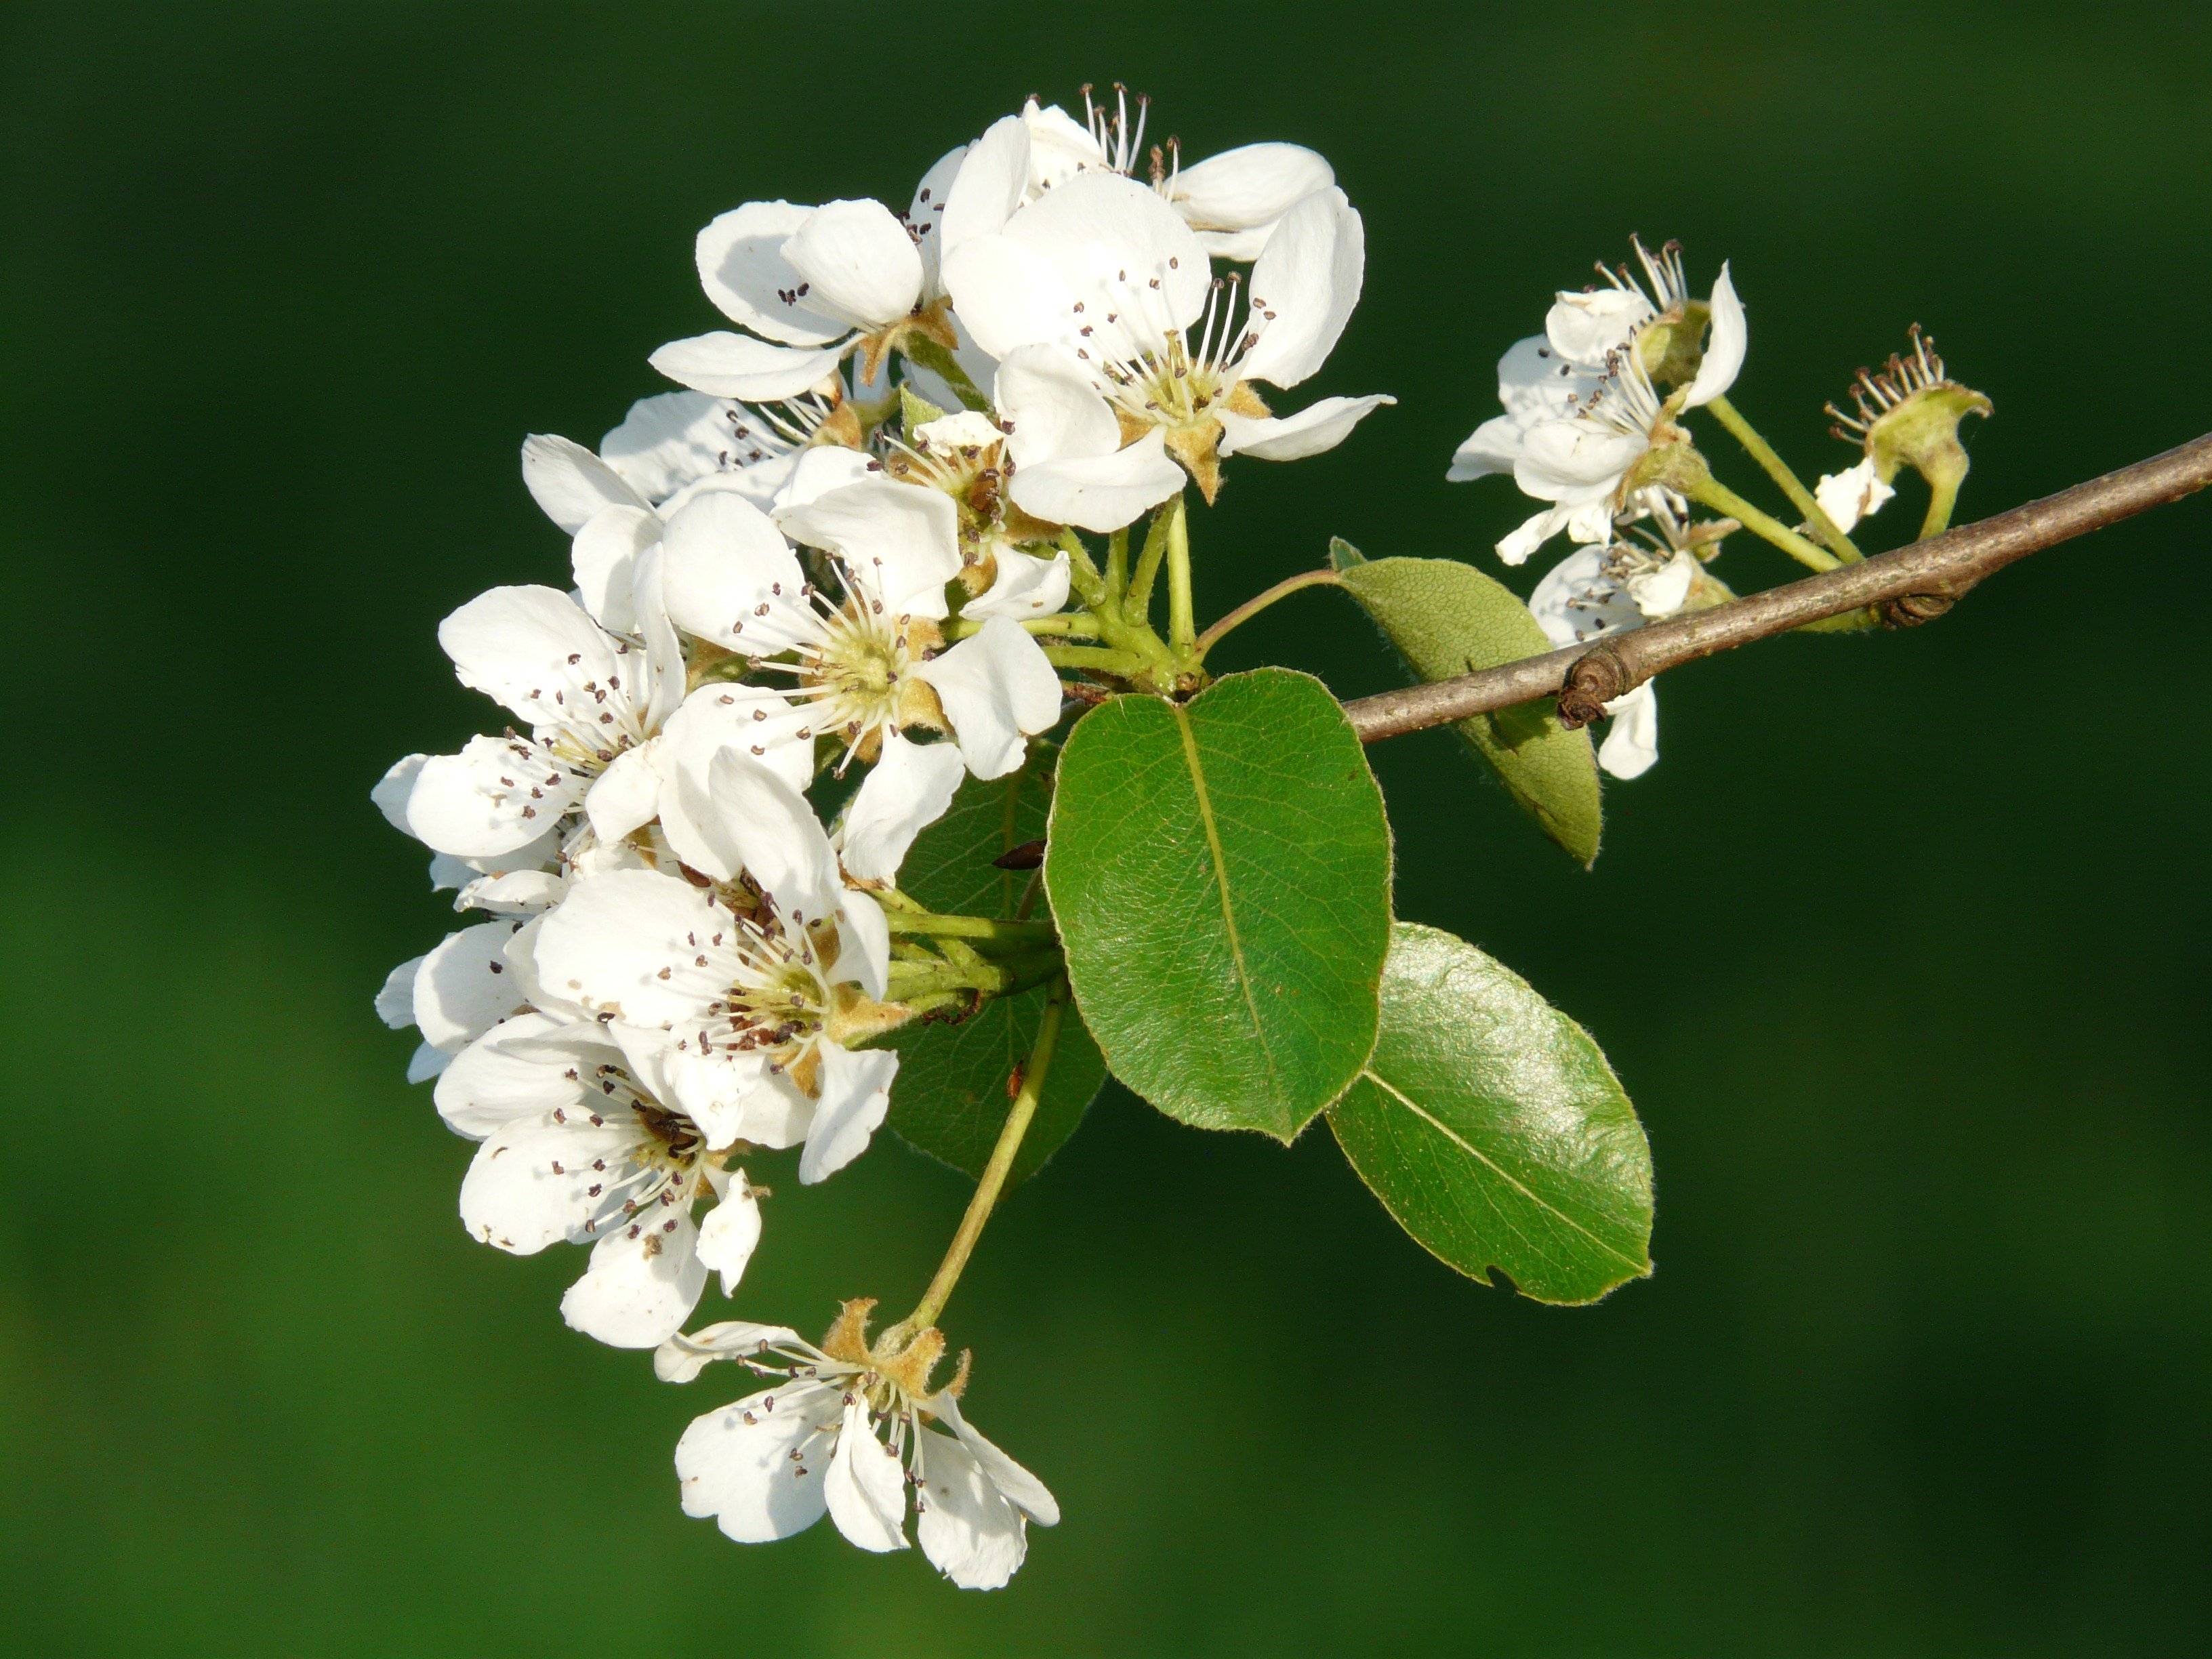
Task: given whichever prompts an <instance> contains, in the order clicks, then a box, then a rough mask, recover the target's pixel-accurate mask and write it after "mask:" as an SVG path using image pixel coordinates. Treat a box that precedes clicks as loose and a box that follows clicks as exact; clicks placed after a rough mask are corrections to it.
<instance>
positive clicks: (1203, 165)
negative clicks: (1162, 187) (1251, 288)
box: [1168, 143, 1336, 258]
mask: <svg viewBox="0 0 2212 1659" xmlns="http://www.w3.org/2000/svg"><path fill="white" fill-rule="evenodd" d="M1335 182H1336V173H1335V172H1334V170H1333V169H1332V168H1331V167H1329V164H1328V161H1326V160H1325V159H1323V158H1322V156H1321V155H1319V154H1317V153H1316V152H1315V151H1313V150H1310V149H1307V148H1306V147H1305V146H1304V145H1303V144H1284V143H1267V144H1244V145H1241V146H1239V147H1238V148H1237V149H1225V150H1224V151H1222V152H1221V154H1220V155H1209V156H1207V157H1206V160H1204V161H1200V162H1198V163H1197V164H1195V165H1194V166H1192V167H1185V168H1183V169H1182V171H1181V172H1180V173H1177V174H1176V179H1175V187H1174V191H1173V192H1172V194H1170V197H1169V198H1168V199H1169V200H1170V201H1171V202H1173V203H1174V204H1175V206H1176V211H1178V212H1180V213H1181V214H1182V216H1183V219H1184V220H1185V222H1188V224H1189V226H1190V227H1191V228H1192V229H1194V230H1197V231H1209V230H1212V231H1249V230H1256V229H1259V228H1261V227H1263V226H1268V225H1272V224H1273V222H1275V221H1276V220H1278V219H1280V218H1281V217H1282V216H1284V215H1285V214H1286V213H1288V212H1289V211H1290V210H1291V208H1292V207H1293V206H1295V205H1296V204H1297V203H1298V202H1300V201H1301V200H1303V199H1304V197H1308V196H1310V195H1311V194H1312V193H1313V192H1314V191H1317V190H1326V189H1328V186H1330V185H1333V184H1334V183H1335ZM1215 251H1216V252H1218V249H1217V250H1215ZM1258 251H1259V250H1258V248H1256V247H1255V249H1254V253H1257V252H1258ZM1229 257H1234V256H1229ZM1245 257H1246V258H1250V257H1252V256H1251V255H1247V256H1245Z"/></svg>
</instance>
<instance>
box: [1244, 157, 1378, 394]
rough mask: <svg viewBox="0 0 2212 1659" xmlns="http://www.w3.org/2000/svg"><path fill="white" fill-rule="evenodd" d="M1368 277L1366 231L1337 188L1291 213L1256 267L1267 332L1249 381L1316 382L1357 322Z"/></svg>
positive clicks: (1259, 308) (1255, 305)
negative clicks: (1354, 310) (1346, 327)
mask: <svg viewBox="0 0 2212 1659" xmlns="http://www.w3.org/2000/svg"><path fill="white" fill-rule="evenodd" d="M1366 273H1367V233H1366V229H1365V227H1364V226H1363V225H1362V224H1361V222H1360V219H1359V214H1358V210H1356V209H1354V208H1353V207H1352V204H1351V203H1349V202H1347V201H1346V200H1345V198H1344V192H1343V191H1340V190H1339V189H1337V188H1336V186H1335V185H1330V186H1328V188H1327V189H1326V190H1317V191H1314V193H1313V194H1312V195H1310V196H1309V197H1305V199H1304V200H1303V201H1301V202H1300V203H1299V204H1297V206H1296V207H1294V208H1292V209H1291V210H1290V211H1289V212H1288V213H1285V215H1284V216H1283V219H1282V222H1281V223H1280V224H1279V225H1277V226H1276V227H1275V228H1274V231H1273V234H1271V235H1270V236H1269V237H1268V238H1267V247H1266V248H1265V249H1264V250H1263V251H1262V252H1261V255H1260V259H1259V263H1258V264H1255V265H1254V266H1253V267H1252V311H1253V315H1254V318H1255V321H1257V322H1259V323H1261V325H1262V326H1261V332H1260V343H1258V344H1257V345H1255V346H1254V347H1253V348H1252V349H1251V350H1249V352H1247V353H1245V355H1244V358H1243V368H1242V370H1241V372H1242V373H1243V375H1244V376H1245V378H1246V379H1248V380H1267V381H1271V382H1273V384H1274V385H1276V386H1296V385H1297V383H1298V382H1299V381H1301V380H1305V379H1307V378H1308V377H1309V376H1310V375H1311V374H1313V373H1314V371H1315V370H1316V369H1318V368H1320V367H1321V366H1322V363H1323V362H1326V361H1327V360H1328V354H1329V353H1330V352H1331V351H1334V349H1336V343H1337V341H1338V339H1339V338H1340V337H1342V335H1343V333H1344V325H1346V323H1348V322H1350V321H1351V320H1352V307H1354V306H1356V305H1358V303H1359V289H1360V284H1361V283H1362V282H1363V281H1364V278H1365V276H1366ZM1270 312H1272V313H1274V314H1273V317H1272V318H1270V317H1268V315H1267V313H1270Z"/></svg>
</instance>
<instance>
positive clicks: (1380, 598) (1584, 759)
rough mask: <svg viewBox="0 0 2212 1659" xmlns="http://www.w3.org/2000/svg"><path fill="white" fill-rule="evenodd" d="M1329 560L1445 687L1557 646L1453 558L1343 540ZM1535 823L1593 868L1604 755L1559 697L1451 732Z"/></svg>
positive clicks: (1505, 595)
mask: <svg viewBox="0 0 2212 1659" xmlns="http://www.w3.org/2000/svg"><path fill="white" fill-rule="evenodd" d="M1329 560H1330V562H1331V563H1332V564H1334V566H1335V567H1336V569H1337V572H1338V579H1339V580H1340V581H1341V582H1342V583H1343V585H1344V587H1345V589H1346V592H1349V593H1351V595H1352V598H1354V599H1357V600H1358V601H1359V603H1360V605H1362V606H1363V607H1364V609H1365V610H1366V611H1367V614H1368V615H1369V616H1370V617H1373V618H1374V619H1375V623H1376V626H1377V627H1378V628H1380V629H1382V630H1383V634H1384V635H1386V636H1387V637H1388V638H1389V641H1390V643H1391V644H1393V645H1395V647H1397V648H1398V653H1399V655H1401V657H1403V658H1404V659H1406V664H1407V667H1409V668H1411V669H1412V670H1413V672H1414V673H1415V674H1416V675H1418V676H1419V678H1422V679H1424V680H1448V679H1450V678H1453V677H1454V676H1455V675H1459V674H1468V673H1473V672H1474V671H1475V670H1477V669H1480V668H1494V667H1496V666H1497V665H1498V664H1500V663H1508V662H1518V661H1519V660H1520V659H1522V658H1523V657H1536V656H1541V655H1542V654H1543V653H1545V652H1547V651H1549V650H1550V649H1552V642H1551V641H1550V640H1548V639H1547V638H1546V637H1545V635H1544V630H1543V629H1542V628H1541V627H1540V626H1539V625H1538V623H1537V622H1536V619H1535V618H1534V617H1532V616H1530V615H1529V614H1528V606H1527V605H1523V604H1522V602H1521V601H1520V600H1519V599H1516V598H1515V597H1514V594H1513V592H1512V590H1511V589H1510V588H1509V587H1507V586H1505V585H1504V583H1502V582H1497V581H1493V580H1491V579H1490V578H1489V577H1488V576H1486V575H1484V574H1482V572H1480V570H1477V569H1476V568H1474V566H1473V565H1471V564H1462V563H1461V562H1459V561H1458V560H1456V559H1366V558H1363V557H1361V556H1360V554H1359V551H1358V549H1357V548H1354V547H1353V546H1352V545H1351V544H1349V543H1347V542H1345V541H1343V540H1341V539H1339V540H1335V541H1333V542H1331V543H1330V544H1329ZM1454 729H1455V731H1457V732H1458V733H1459V734H1460V736H1461V737H1462V738H1466V739H1467V742H1468V745H1469V746H1470V747H1471V748H1473V749H1474V752H1475V753H1476V754H1477V755H1480V757H1482V759H1483V761H1484V763H1486V765H1488V766H1489V768H1490V769H1491V770H1492V771H1493V772H1495V773H1496V774H1497V775H1498V781H1500V782H1501V783H1503V784H1504V786H1505V789H1506V793H1508V794H1510V795H1511V796H1512V797H1513V799H1515V800H1516V801H1517V802H1519V803H1520V805H1521V806H1522V809H1523V810H1524V811H1527V812H1528V814H1529V815H1530V816H1531V817H1534V819H1535V820H1536V823H1537V826H1538V827H1539V828H1540V829H1542V830H1543V832H1544V833H1545V834H1546V835H1547V836H1550V837H1551V838H1552V839H1553V841H1555V842H1558V843H1559V845H1560V846H1561V847H1564V848H1566V850H1567V851H1568V852H1570V853H1571V854H1573V855H1574V856H1575V857H1576V858H1577V859H1578V860H1581V861H1582V862H1583V864H1585V865H1587V864H1589V863H1590V862H1591V861H1592V860H1595V858H1596V857H1597V845H1598V829H1599V822H1600V811H1599V806H1598V773H1597V753H1596V751H1595V750H1594V749H1593V748H1591V746H1590V737H1589V732H1588V730H1587V729H1585V730H1581V731H1574V732H1570V731H1568V730H1567V729H1566V728H1565V726H1561V725H1560V724H1559V719H1558V716H1557V715H1556V714H1554V712H1553V699H1552V698H1550V697H1546V698H1545V699H1543V700H1542V701H1541V702H1533V703H1524V704H1522V705H1521V706H1520V707H1518V708H1501V709H1498V711H1496V712H1495V713H1493V714H1477V715H1475V716H1474V718H1473V719H1471V720H1462V721H1460V722H1459V724H1458V725H1457V726H1455V728H1454Z"/></svg>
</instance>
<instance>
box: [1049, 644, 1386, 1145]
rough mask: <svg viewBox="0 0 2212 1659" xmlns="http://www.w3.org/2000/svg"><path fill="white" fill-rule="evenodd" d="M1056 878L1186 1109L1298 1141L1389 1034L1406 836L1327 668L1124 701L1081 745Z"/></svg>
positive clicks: (1075, 944) (1070, 952)
mask: <svg viewBox="0 0 2212 1659" xmlns="http://www.w3.org/2000/svg"><path fill="white" fill-rule="evenodd" d="M1044 871H1045V883H1046V886H1047V888H1048V890H1049V891H1050V893H1051V895H1052V907H1053V914H1054V916H1055V917H1057V918H1058V920H1059V922H1060V937H1061V939H1062V940H1063V942H1064V943H1065V945H1066V951H1067V970H1068V978H1069V981H1070V983H1071V984H1072V985H1073V987H1074V990H1075V999H1076V1003H1077V1006H1079V1008H1080V1009H1081V1010H1082V1012H1083V1016H1084V1018H1085V1020H1086V1021H1088V1022H1089V1024H1090V1027H1091V1032H1092V1034H1093V1035H1094V1036H1096V1037H1097V1039H1098V1046H1099V1047H1100V1048H1102V1049H1103V1051H1104V1053H1105V1055H1106V1060H1107V1064H1108V1065H1109V1066H1111V1067H1112V1068H1113V1072H1114V1075H1115V1076H1116V1077H1118V1078H1120V1079H1121V1081H1122V1082H1124V1083H1126V1084H1127V1085H1129V1086H1130V1087H1131V1088H1132V1089H1133V1090H1135V1091H1137V1092H1138V1093H1139V1094H1140V1095H1142V1096H1143V1097H1145V1098H1146V1100H1148V1101H1150V1102H1152V1104H1153V1105H1155V1106H1157V1107H1158V1108H1159V1109H1161V1110H1162V1111H1164V1112H1165V1113H1167V1114H1168V1115H1169V1116H1170V1117H1175V1118H1179V1119H1181V1120H1182V1121H1184V1122H1186V1123H1191V1124H1195V1125H1196V1126H1198V1127H1200V1128H1206V1129H1259V1130H1262V1131H1264V1132H1266V1133H1268V1134H1272V1135H1274V1136H1275V1137H1277V1138H1278V1139H1283V1140H1288V1139H1291V1137H1292V1136H1293V1135H1295V1134H1297V1132H1298V1131H1299V1130H1300V1129H1301V1128H1302V1127H1304V1126H1305V1124H1306V1123H1307V1122H1308V1121H1310V1120H1311V1119H1312V1117H1313V1115H1314V1114H1316V1112H1318V1111H1320V1110H1321V1109H1322V1108H1323V1107H1324V1106H1326V1105H1328V1103H1329V1102H1330V1101H1332V1100H1334V1099H1335V1098H1336V1097H1337V1095H1338V1094H1339V1093H1340V1092H1341V1091H1343V1089H1344V1087H1345V1085H1346V1084H1348V1083H1350V1082H1351V1081H1352V1079H1353V1078H1354V1077H1355V1076H1357V1075H1358V1072H1359V1068H1360V1066H1362V1065H1364V1063H1365V1061H1366V1059H1367V1056H1368V1053H1369V1051H1370V1049H1371V1048H1373V1047H1374V1042H1375V1030H1376V1019H1377V995H1378V991H1377V987H1378V985H1379V983H1380V980H1381V975H1382V970H1383V956H1384V954H1385V952H1386V951H1388V949H1389V934H1390V829H1389V823H1388V821H1387V820H1386V819H1385V818H1384V817H1383V794H1382V791H1381V790H1380V789H1379V788H1377V787H1376V782H1375V777H1374V775H1373V774H1372V773H1371V772H1370V771H1369V770H1368V769H1367V757H1366V756H1365V754H1364V752H1363V751H1362V750H1361V748H1360V744H1359V739H1358V736H1357V735H1356V734H1355V733H1354V732H1353V731H1352V726H1351V723H1350V722H1349V721H1348V720H1346V719H1345V717H1344V711H1343V710H1342V709H1341V708H1340V707H1339V706H1338V704H1337V702H1336V699H1335V698H1334V697H1333V696H1330V695H1329V693H1328V688H1327V687H1325V686H1323V685H1322V683H1321V682H1320V681H1319V680H1316V679H1314V678H1311V677H1310V676H1309V675H1305V674H1299V673H1294V672H1292V671H1291V670H1289V669H1285V668H1263V669H1261V670H1259V671H1257V672H1255V673H1250V674H1237V675H1232V676H1231V677H1230V678H1227V679H1225V680H1221V681H1218V682H1217V683H1216V684H1213V685H1212V686H1209V687H1208V688H1207V689H1206V690H1204V691H1202V692H1200V694H1199V695H1198V696H1195V697H1194V698H1192V699H1191V700H1190V702H1188V703H1185V704H1182V705H1177V704H1176V703H1173V702H1168V701H1167V700H1165V699H1164V698H1160V697H1148V696H1126V697H1116V698H1115V699H1114V700H1113V701H1112V702H1106V703H1102V704H1101V705H1100V706H1099V707H1097V708H1094V709H1092V710H1091V713H1089V714H1086V715H1085V716H1084V717H1083V719H1082V720H1081V721H1079V723H1078V724H1077V726H1076V727H1075V730H1074V731H1073V733H1071V734H1070V736H1069V738H1068V740H1067V747H1066V750H1065V752H1064V753H1063V754H1062V755H1061V757H1060V788H1059V792H1058V794H1057V795H1056V797H1055V798H1054V802H1053V809H1052V832H1051V839H1050V842H1049V843H1048V847H1047V850H1046V853H1045V866H1044Z"/></svg>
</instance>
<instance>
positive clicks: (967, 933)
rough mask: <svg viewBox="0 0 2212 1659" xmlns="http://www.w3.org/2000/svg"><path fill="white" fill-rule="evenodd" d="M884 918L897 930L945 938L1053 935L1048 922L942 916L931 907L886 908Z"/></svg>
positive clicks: (1044, 936) (896, 931) (1036, 937)
mask: <svg viewBox="0 0 2212 1659" xmlns="http://www.w3.org/2000/svg"><path fill="white" fill-rule="evenodd" d="M884 921H885V922H887V923H888V924H889V925H890V930H891V932H892V933H921V934H924V935H927V936H931V937H934V938H942V939H1050V938H1052V937H1053V927H1052V924H1051V923H1050V922H1048V921H997V920H994V918H992V917H990V916H941V915H934V914H933V913H932V912H930V911H927V910H888V909H887V910H886V911H884Z"/></svg>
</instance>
